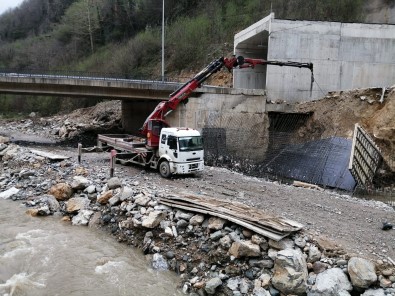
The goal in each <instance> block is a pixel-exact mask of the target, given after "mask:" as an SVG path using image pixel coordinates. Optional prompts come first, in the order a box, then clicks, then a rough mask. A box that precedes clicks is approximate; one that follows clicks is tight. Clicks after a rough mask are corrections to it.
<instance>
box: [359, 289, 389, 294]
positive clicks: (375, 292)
mask: <svg viewBox="0 0 395 296" xmlns="http://www.w3.org/2000/svg"><path fill="white" fill-rule="evenodd" d="M361 296H385V293H384V290H383V289H377V290H374V289H368V290H366V291H365V292H364V293H363V294H361Z"/></svg>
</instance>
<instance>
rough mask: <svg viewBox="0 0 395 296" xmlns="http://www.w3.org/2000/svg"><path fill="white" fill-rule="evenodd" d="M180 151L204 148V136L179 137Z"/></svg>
mask: <svg viewBox="0 0 395 296" xmlns="http://www.w3.org/2000/svg"><path fill="white" fill-rule="evenodd" d="M178 143H179V147H180V151H196V150H203V139H202V137H180V138H178Z"/></svg>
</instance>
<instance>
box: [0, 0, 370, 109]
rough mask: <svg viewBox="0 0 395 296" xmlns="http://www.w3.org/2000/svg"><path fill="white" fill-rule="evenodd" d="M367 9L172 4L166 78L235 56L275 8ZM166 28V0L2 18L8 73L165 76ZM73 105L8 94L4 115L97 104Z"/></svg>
mask: <svg viewBox="0 0 395 296" xmlns="http://www.w3.org/2000/svg"><path fill="white" fill-rule="evenodd" d="M363 4H364V1H363V0H343V1H335V0H327V1H323V0H303V1H302V0H278V1H263V0H219V1H218V0H199V1H198V0H165V16H166V39H165V44H166V47H165V54H166V57H165V61H166V71H167V73H166V75H169V74H171V73H177V72H179V71H181V70H183V69H186V68H187V69H194V70H195V69H200V68H201V67H202V66H203V65H206V64H207V63H208V62H209V61H211V60H212V59H213V58H215V57H218V56H226V55H229V54H230V53H231V52H232V49H233V45H232V42H233V36H234V34H235V33H237V32H238V31H240V30H241V29H243V28H245V27H246V26H249V25H251V24H252V23H254V22H256V21H258V20H259V19H262V18H263V17H265V16H267V15H268V14H269V13H270V11H274V12H275V14H276V17H277V18H285V19H306V20H328V21H329V20H330V21H345V22H357V21H361V16H362V7H363ZM161 23H162V1H158V0H26V1H24V2H23V3H22V5H21V6H20V7H19V8H16V9H14V10H11V11H9V12H7V13H5V14H3V15H1V16H0V68H5V69H12V72H18V71H32V72H34V71H35V70H42V71H47V72H49V73H50V72H51V71H52V70H64V71H86V72H102V73H103V75H109V74H110V73H116V75H117V76H119V77H126V78H131V77H134V78H148V77H150V78H157V77H159V76H160V68H161V66H160V63H161ZM59 100H60V101H61V102H62V103H61V104H59ZM65 102H67V103H65ZM70 102H71V101H69V100H65V99H64V98H63V99H57V98H41V97H40V98H39V100H37V98H36V99H31V98H26V96H24V97H22V98H20V97H14V96H4V95H3V96H0V104H1V105H0V106H1V107H0V112H3V113H4V112H8V111H9V110H20V111H21V112H30V111H39V112H40V113H41V114H50V113H54V112H59V111H61V110H62V108H66V109H69V108H75V107H79V105H78V104H82V106H81V107H83V106H86V105H87V104H89V102H86V101H84V100H75V103H70ZM15 108H16V109H15Z"/></svg>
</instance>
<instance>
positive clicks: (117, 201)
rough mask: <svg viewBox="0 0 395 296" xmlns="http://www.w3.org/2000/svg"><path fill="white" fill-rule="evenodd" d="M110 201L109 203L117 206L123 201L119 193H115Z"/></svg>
mask: <svg viewBox="0 0 395 296" xmlns="http://www.w3.org/2000/svg"><path fill="white" fill-rule="evenodd" d="M108 203H109V205H110V206H112V207H113V206H117V205H119V204H120V203H121V200H120V199H119V195H118V194H117V195H114V196H113V197H111V198H110V199H109V200H108Z"/></svg>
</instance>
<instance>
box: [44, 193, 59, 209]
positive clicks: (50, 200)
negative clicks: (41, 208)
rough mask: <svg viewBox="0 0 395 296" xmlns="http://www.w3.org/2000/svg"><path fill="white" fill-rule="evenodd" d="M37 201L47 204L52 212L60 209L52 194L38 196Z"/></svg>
mask: <svg viewBox="0 0 395 296" xmlns="http://www.w3.org/2000/svg"><path fill="white" fill-rule="evenodd" d="M39 201H40V203H42V204H45V205H47V206H48V208H49V210H50V211H51V212H52V213H53V212H57V211H59V209H60V205H59V202H58V201H57V200H56V198H55V197H54V196H52V195H49V194H46V195H43V196H42V197H40V199H39Z"/></svg>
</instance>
